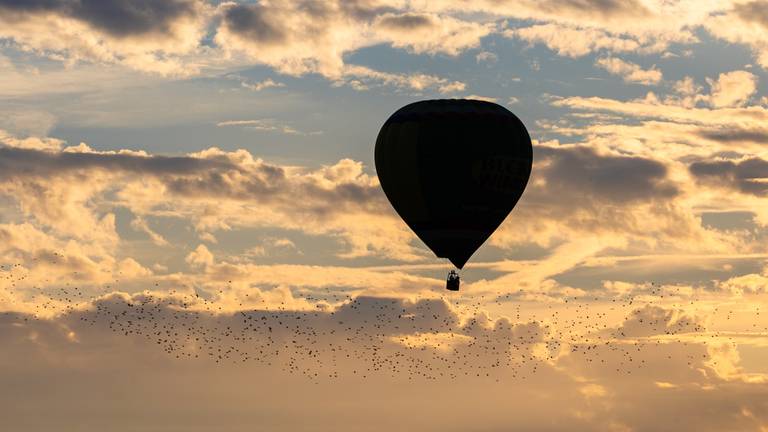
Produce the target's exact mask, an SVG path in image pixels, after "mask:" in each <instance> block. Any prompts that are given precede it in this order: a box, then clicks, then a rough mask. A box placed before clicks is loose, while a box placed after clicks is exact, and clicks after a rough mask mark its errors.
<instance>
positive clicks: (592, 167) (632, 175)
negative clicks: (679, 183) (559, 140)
mask: <svg viewBox="0 0 768 432" xmlns="http://www.w3.org/2000/svg"><path fill="white" fill-rule="evenodd" d="M534 159H535V161H536V162H535V163H536V165H537V166H535V167H534V173H535V174H536V175H537V176H539V177H540V178H543V179H545V180H546V182H547V186H546V188H547V190H548V191H550V192H551V193H552V194H557V196H561V197H564V198H565V197H575V198H577V199H582V200H583V199H586V197H593V198H595V199H598V200H600V201H603V202H606V203H607V202H612V203H628V202H632V201H643V200H653V199H657V198H658V199H668V198H672V197H674V196H676V195H677V194H678V190H677V188H676V187H675V186H674V185H673V184H672V183H671V182H670V181H669V180H668V179H667V168H666V167H665V166H664V165H663V164H662V163H660V162H658V161H655V160H651V159H646V158H642V157H635V156H613V155H599V154H597V153H596V152H595V151H594V150H592V149H591V148H588V147H564V148H554V147H539V148H536V150H535V155H534ZM539 167H541V168H539Z"/></svg>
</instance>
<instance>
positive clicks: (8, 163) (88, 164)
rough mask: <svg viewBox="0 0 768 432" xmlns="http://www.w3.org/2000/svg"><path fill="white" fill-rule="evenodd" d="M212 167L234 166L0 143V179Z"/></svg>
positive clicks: (194, 170)
mask: <svg viewBox="0 0 768 432" xmlns="http://www.w3.org/2000/svg"><path fill="white" fill-rule="evenodd" d="M212 168H218V169H234V168H235V166H234V165H233V164H231V163H229V162H225V161H222V160H206V159H200V158H193V157H183V156H182V157H171V156H150V157H144V156H138V155H133V154H125V153H123V154H103V153H102V154H99V153H74V152H73V153H69V152H45V151H39V150H30V149H21V148H15V147H4V146H2V145H0V179H11V178H15V177H50V176H56V175H61V174H66V173H72V172H75V171H79V170H106V171H111V172H120V171H124V172H131V173H137V174H149V175H156V176H160V175H167V174H196V173H198V172H202V171H204V170H206V169H212Z"/></svg>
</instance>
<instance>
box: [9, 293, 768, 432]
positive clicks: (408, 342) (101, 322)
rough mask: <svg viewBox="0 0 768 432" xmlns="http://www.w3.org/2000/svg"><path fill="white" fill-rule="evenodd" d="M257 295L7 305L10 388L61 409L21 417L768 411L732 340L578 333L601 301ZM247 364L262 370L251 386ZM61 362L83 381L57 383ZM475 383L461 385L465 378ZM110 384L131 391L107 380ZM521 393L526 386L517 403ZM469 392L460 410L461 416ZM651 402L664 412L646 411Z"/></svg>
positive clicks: (476, 422)
mask: <svg viewBox="0 0 768 432" xmlns="http://www.w3.org/2000/svg"><path fill="white" fill-rule="evenodd" d="M245 294H246V293H242V294H241V297H240V299H239V301H241V303H242V304H241V305H240V306H238V305H237V303H234V305H232V306H233V308H231V309H230V308H226V309H222V310H220V309H219V306H221V305H222V304H223V302H224V300H225V297H224V296H221V295H218V294H217V295H216V296H214V297H210V298H207V297H206V296H207V294H205V293H201V294H199V295H198V294H195V293H184V294H182V293H174V294H171V293H166V294H161V293H148V292H147V293H142V294H135V295H126V294H123V293H113V294H108V295H104V296H101V297H99V298H96V299H93V300H92V301H91V302H89V303H88V304H83V305H79V306H78V307H76V308H73V309H71V310H70V311H68V312H66V313H63V314H61V315H58V316H56V317H51V318H49V319H34V318H33V317H32V316H31V315H29V314H24V313H18V312H6V313H3V314H0V342H2V344H3V346H4V347H5V355H4V356H3V357H2V359H0V366H2V368H0V370H2V371H3V372H2V373H0V374H4V375H3V376H4V378H6V379H20V380H23V381H24V383H25V385H24V386H19V391H17V392H14V393H13V394H12V395H10V394H3V395H1V396H0V397H2V398H3V399H2V403H3V404H4V406H6V407H9V409H14V410H22V412H23V409H25V408H24V407H25V406H26V404H28V403H31V402H32V401H34V402H35V403H36V404H41V405H43V406H45V407H49V408H48V413H47V415H46V416H13V417H12V418H10V419H9V421H10V422H11V423H9V424H10V425H11V426H12V427H16V426H18V427H19V428H22V429H35V428H37V429H46V428H48V427H53V425H55V424H63V423H67V422H69V421H71V419H72V418H73V417H77V418H79V417H80V416H81V415H83V414H84V413H85V411H84V408H82V402H83V400H87V401H88V402H89V406H88V410H89V411H93V412H94V413H93V414H92V415H91V417H89V418H90V420H89V422H90V423H89V424H92V425H95V427H101V426H102V425H103V426H104V427H108V425H110V424H115V418H119V419H121V421H119V422H118V423H117V424H118V426H117V427H118V430H123V429H119V428H121V427H123V428H125V430H129V429H133V428H137V427H139V428H143V427H144V426H148V425H149V421H147V420H145V418H146V416H147V415H150V414H151V417H152V419H151V424H152V425H154V427H156V428H174V427H186V426H189V427H193V426H194V425H195V424H198V425H199V424H200V422H201V421H202V415H201V416H197V415H196V414H195V413H196V412H198V411H202V412H204V413H205V416H206V418H207V417H208V416H210V415H212V414H215V415H218V414H219V413H221V415H222V416H223V415H224V413H229V415H230V416H233V415H236V416H237V421H236V423H237V424H242V423H249V424H251V423H259V424H265V422H267V423H266V424H270V426H271V427H272V429H275V430H292V429H295V428H296V427H300V422H305V421H306V419H305V418H302V419H293V418H292V417H291V416H288V417H287V418H285V419H282V418H281V419H280V420H279V421H275V422H274V423H271V422H272V420H271V417H270V416H268V415H266V413H274V412H280V410H283V409H288V410H290V409H291V408H290V407H294V406H295V405H296V404H297V403H298V404H301V405H302V406H305V407H306V408H305V411H306V413H305V414H306V415H308V416H311V417H312V418H313V419H314V422H315V423H314V424H316V425H320V426H323V425H326V424H329V425H330V424H334V425H337V426H338V421H337V420H338V415H341V414H342V413H346V417H345V418H346V421H345V424H344V425H342V426H341V428H342V429H341V430H357V429H358V427H359V425H360V424H368V423H367V422H369V421H370V418H371V416H373V415H374V413H376V412H378V410H379V407H378V405H379V404H376V406H374V407H372V406H371V401H378V402H379V403H393V402H392V401H399V402H398V403H401V404H402V406H401V407H400V408H399V410H398V418H397V419H396V421H395V420H390V419H381V421H379V422H376V423H375V424H374V425H372V426H371V427H372V428H373V429H372V430H391V429H392V428H393V427H397V426H396V425H400V426H401V427H403V426H405V427H410V426H413V427H423V426H426V423H424V420H423V419H424V416H425V413H427V414H428V415H429V418H430V420H429V424H430V425H433V426H434V425H437V426H438V427H441V428H446V427H450V426H453V427H460V428H462V429H464V428H473V427H474V428H477V427H478V426H487V427H489V428H493V429H496V428H503V427H509V425H513V426H515V427H517V426H519V427H521V428H524V429H535V428H536V425H541V424H542V423H543V422H545V421H546V422H547V424H549V425H551V426H552V427H553V428H557V429H560V428H562V427H567V428H570V429H571V430H576V431H579V430H583V431H588V430H622V429H624V430H626V429H656V428H658V427H659V425H660V424H662V425H664V424H669V422H672V421H679V422H684V423H685V424H688V425H695V427H696V428H697V430H705V431H706V430H712V431H715V430H729V429H744V430H748V429H751V428H756V427H759V426H761V425H763V424H765V422H766V415H767V414H768V413H766V411H765V409H764V407H763V406H762V405H760V404H759V403H757V402H755V400H756V398H757V400H760V398H761V397H762V396H763V395H764V394H765V393H766V390H765V384H764V383H761V382H759V381H752V382H750V381H748V380H747V379H746V375H745V374H744V373H743V372H742V371H741V366H740V363H739V362H740V360H741V359H740V357H739V354H738V351H736V349H735V348H733V347H731V346H730V345H719V343H718V342H710V343H705V342H702V341H699V340H695V339H694V340H691V339H682V338H683V337H684V335H681V334H678V335H673V336H672V338H677V339H671V340H670V339H669V338H670V336H669V335H666V334H665V335H662V336H657V335H656V333H657V332H653V334H649V335H647V336H646V337H647V338H649V339H647V340H644V341H637V340H631V339H623V338H618V339H614V338H609V339H605V340H601V341H599V342H596V341H595V340H590V339H589V335H584V336H582V338H581V340H573V341H568V330H567V329H568V323H570V322H571V319H574V320H585V319H587V317H588V316H591V312H592V311H590V310H581V311H579V308H577V307H574V308H572V310H571V313H574V312H575V314H574V315H568V316H567V317H566V316H563V317H562V318H563V322H562V323H560V325H555V324H554V323H544V322H541V321H538V320H533V321H525V320H516V321H512V320H510V319H508V318H504V317H497V318H491V317H490V316H489V315H488V314H487V312H486V311H484V310H482V309H479V308H477V307H471V306H470V305H469V304H466V303H463V302H462V303H463V304H462V305H457V306H454V305H452V304H450V303H449V302H447V301H446V300H444V299H439V298H403V297H393V296H381V297H372V296H356V297H352V298H344V299H343V300H342V301H339V302H334V303H332V304H329V303H328V302H326V301H324V300H321V299H317V298H316V299H304V302H305V303H299V302H298V300H299V299H297V298H293V297H291V296H290V294H287V293H285V292H283V293H281V295H284V297H282V298H281V297H279V296H273V297H270V294H271V293H270V292H267V291H257V290H252V291H250V292H248V293H247V294H249V297H248V298H246V297H245ZM451 303H453V302H451ZM564 312H565V311H560V313H564ZM646 318H649V319H651V320H655V321H658V322H659V323H660V325H661V326H662V327H663V328H673V329H674V328H676V324H675V323H676V322H681V320H684V319H685V318H684V315H683V314H679V313H678V312H675V311H672V310H668V309H662V308H641V309H639V310H637V311H634V312H632V313H631V314H630V316H629V317H628V319H627V321H626V322H624V323H622V322H621V319H620V318H619V319H618V320H619V322H618V323H617V324H618V325H619V326H625V327H629V326H632V325H635V324H638V323H639V321H638V320H645V319H646ZM592 319H593V320H595V318H594V317H593V318H592ZM597 320H598V321H600V320H601V318H597ZM547 326H549V327H547ZM643 327H644V328H645V323H643ZM662 331H663V330H662ZM643 333H644V334H645V333H648V332H643ZM104 347H109V349H108V350H106V349H104ZM138 359H140V361H139V360H138ZM115 370H120V371H122V373H115ZM727 370H731V371H734V372H732V373H730V374H728V373H725V372H726V371H727ZM43 371H45V372H44V373H43ZM244 374H247V376H249V377H251V378H252V379H253V380H254V382H258V383H261V384H260V385H258V386H255V387H254V386H251V385H243V376H244ZM52 376H55V377H56V379H57V380H58V381H57V382H58V383H59V385H60V386H63V387H64V388H65V389H66V392H58V391H55V390H54V391H52V390H51V388H50V380H51V377H52ZM13 377H16V378H13ZM179 382H182V383H186V384H184V385H180V384H179ZM654 382H656V383H663V385H653V384H652V383H654ZM246 384H247V383H246ZM457 385H460V386H461V388H462V395H463V396H465V397H464V398H460V400H459V399H457V398H456V397H455V393H451V389H455V388H456V386H457ZM105 386H108V388H110V389H113V390H114V391H117V392H119V393H120V395H121V398H120V400H121V401H123V402H124V403H122V404H117V405H115V404H113V403H112V399H111V398H103V397H94V396H93V394H94V393H95V394H103V393H99V392H98V390H99V389H101V390H102V391H103V389H104V388H105ZM330 387H333V389H334V390H335V391H336V392H335V393H333V396H332V397H331V398H329V397H328V388H330ZM354 389H357V390H354ZM555 389H556V390H555ZM158 392H159V393H158ZM361 392H362V393H361ZM182 393H183V395H184V397H181V395H182ZM223 394H226V395H228V396H227V397H226V398H224V399H226V400H224V401H222V396H221V395H223ZM510 394H515V395H517V397H519V398H520V401H519V402H516V403H515V404H513V405H511V406H508V404H501V403H499V401H503V400H504V398H505V397H508V396H509V395H510ZM323 395H325V397H323ZM148 398H149V399H148ZM75 401H76V402H75ZM243 401H247V403H244V402H243ZM417 401H420V402H418V403H417ZM425 401H426V402H425ZM134 402H135V403H139V402H141V403H142V404H144V405H146V406H147V407H148V408H145V409H143V411H142V413H144V414H145V415H142V416H136V415H135V414H136V409H135V407H133V406H132V405H133V403H134ZM148 402H149V403H148ZM340 403H341V404H343V409H338V405H339V404H340ZM126 404H128V405H129V407H128V408H126V407H125V405H126ZM144 405H142V406H144ZM254 406H256V407H257V408H256V410H257V411H258V412H255V413H254ZM459 406H461V407H464V408H465V409H466V408H468V407H469V409H470V410H471V412H472V415H464V414H462V412H463V411H462V410H459V409H458V407H459ZM454 407H455V408H456V409H455V411H457V413H458V414H452V412H453V411H454V409H450V410H449V411H448V412H449V414H446V408H454ZM671 407H673V408H671ZM96 408H97V409H96ZM94 409H95V411H94ZM510 410H511V411H510ZM649 410H651V411H653V412H655V413H656V414H657V415H655V416H650V417H649V416H647V415H645V414H646V413H647V412H648V411H649ZM745 410H747V411H748V415H747V414H744V412H745ZM102 413H106V414H102ZM178 413H184V414H183V415H180V414H178ZM233 413H234V414H233ZM440 413H442V415H440ZM446 415H447V418H446V417H445V416H446ZM436 422H437V423H436ZM217 424H219V425H222V424H226V422H219V423H217ZM302 424H303V423H302ZM369 426H370V424H369Z"/></svg>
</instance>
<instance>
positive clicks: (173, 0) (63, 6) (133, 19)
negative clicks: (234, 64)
mask: <svg viewBox="0 0 768 432" xmlns="http://www.w3.org/2000/svg"><path fill="white" fill-rule="evenodd" d="M195 10H196V7H195V4H194V2H192V1H190V0H164V1H156V0H78V1H73V0H31V1H26V0H0V13H2V11H5V12H6V13H16V14H21V15H29V14H36V13H55V14H59V15H62V16H65V17H68V18H74V19H76V20H79V21H82V22H85V23H87V24H89V25H91V26H92V27H94V28H96V29H99V30H101V31H104V32H106V33H108V34H111V35H112V36H116V37H126V36H135V35H143V34H150V33H169V32H170V31H171V26H172V24H173V23H174V22H175V21H176V20H177V19H179V18H182V17H188V16H192V15H194V14H195Z"/></svg>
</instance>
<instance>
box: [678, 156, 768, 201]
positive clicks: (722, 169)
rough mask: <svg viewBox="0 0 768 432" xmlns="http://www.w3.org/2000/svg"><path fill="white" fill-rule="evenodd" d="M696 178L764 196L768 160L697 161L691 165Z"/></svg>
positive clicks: (767, 175) (767, 190)
mask: <svg viewBox="0 0 768 432" xmlns="http://www.w3.org/2000/svg"><path fill="white" fill-rule="evenodd" d="M690 171H691V174H692V175H693V176H694V177H695V178H696V180H698V181H700V182H702V183H704V184H707V185H710V186H713V187H717V188H725V189H731V190H735V191H739V192H741V193H745V194H751V195H757V196H764V195H765V193H766V192H768V161H765V160H763V159H761V158H757V157H752V158H748V159H743V160H740V161H736V162H734V161H725V160H724V161H712V162H710V161H697V162H693V163H692V164H691V165H690Z"/></svg>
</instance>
